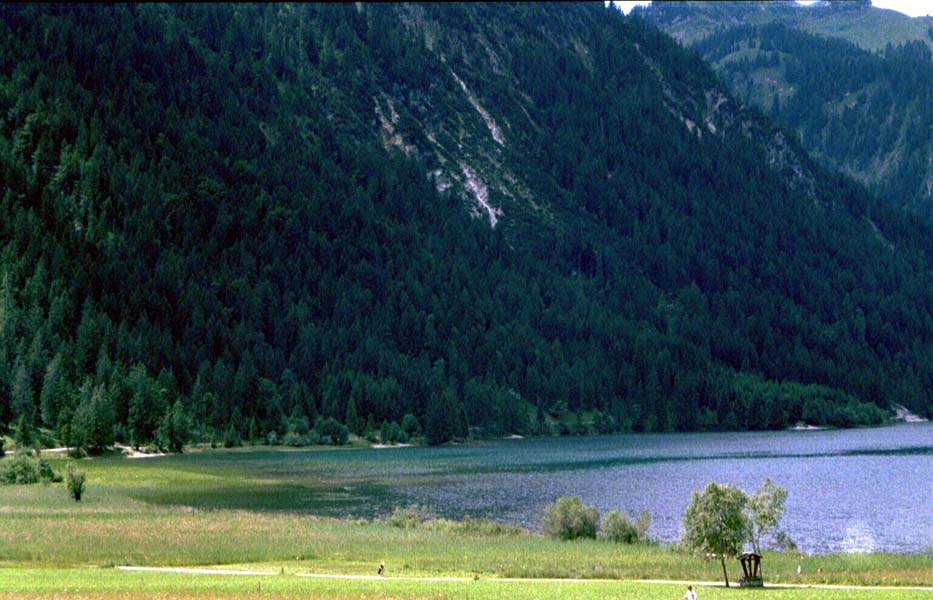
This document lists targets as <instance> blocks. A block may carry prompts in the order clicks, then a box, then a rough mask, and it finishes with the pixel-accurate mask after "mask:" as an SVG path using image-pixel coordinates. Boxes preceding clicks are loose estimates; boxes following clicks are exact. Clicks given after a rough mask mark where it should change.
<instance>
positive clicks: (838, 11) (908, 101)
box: [646, 2, 933, 217]
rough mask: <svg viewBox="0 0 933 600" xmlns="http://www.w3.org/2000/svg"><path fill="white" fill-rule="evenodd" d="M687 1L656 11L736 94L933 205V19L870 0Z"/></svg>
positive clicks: (824, 151)
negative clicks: (811, 0) (807, 2)
mask: <svg viewBox="0 0 933 600" xmlns="http://www.w3.org/2000/svg"><path fill="white" fill-rule="evenodd" d="M687 4H688V5H680V4H677V5H671V6H668V5H666V4H664V3H659V4H658V7H657V9H654V8H652V9H649V10H648V11H647V12H646V14H647V16H648V17H649V18H650V19H651V20H652V21H654V22H656V23H658V24H659V25H660V26H662V27H664V28H666V30H667V31H668V32H670V33H671V34H673V35H676V36H680V37H681V38H683V39H688V38H689V39H693V40H695V45H694V48H695V49H696V50H698V51H699V52H701V53H702V54H703V56H704V57H705V58H706V59H707V60H709V61H710V63H711V64H712V65H713V67H714V68H715V69H716V71H717V72H718V73H719V75H720V76H721V77H722V78H723V80H724V81H725V82H726V83H727V84H728V85H729V88H730V90H731V91H732V92H733V93H734V94H736V95H737V96H738V97H739V98H741V99H742V100H744V101H747V102H751V103H753V104H755V105H756V106H758V107H759V108H760V109H761V110H762V111H763V112H765V113H766V114H768V115H769V116H770V117H771V118H772V120H774V121H775V122H777V123H780V124H781V125H782V126H784V127H786V128H787V129H788V130H790V131H792V132H794V133H795V134H797V135H798V136H800V139H801V140H802V142H803V145H804V147H805V148H806V149H807V150H808V151H809V152H811V153H812V154H813V155H814V156H815V157H816V158H818V159H819V160H820V161H821V162H822V163H823V164H825V165H826V166H828V167H830V168H832V169H838V170H841V171H843V172H845V173H847V174H849V175H851V176H852V177H854V178H856V179H858V180H860V181H862V182H863V183H865V184H866V185H867V186H868V187H869V189H870V190H871V191H873V192H875V193H877V194H879V195H881V196H883V197H884V198H886V199H887V200H888V201H889V202H891V203H892V204H893V205H895V206H898V207H907V208H909V209H911V210H914V211H917V212H919V213H921V214H923V215H925V216H928V217H929V216H931V215H933V145H931V142H930V136H929V131H930V128H931V127H933V112H931V109H930V106H931V105H933V102H931V100H930V98H929V92H930V89H931V88H933V53H931V51H930V47H931V44H933V19H929V18H917V19H910V18H907V17H905V16H904V15H898V16H894V15H892V14H889V13H891V11H885V10H881V9H876V8H872V7H871V6H870V5H868V4H867V3H842V2H840V3H834V4H833V6H824V5H821V4H817V5H814V6H811V7H806V10H804V7H800V6H790V5H778V6H775V5H773V4H771V3H738V4H729V3H716V4H715V5H712V4H706V3H695V4H689V3H687ZM789 4H793V3H789ZM836 4H838V5H840V7H836ZM652 6H653V5H652ZM869 23H873V24H874V25H873V26H871V27H869ZM881 23H888V25H885V26H882V25H881ZM860 28H861V29H860ZM862 29H864V31H875V30H876V29H877V31H880V32H882V33H883V36H882V37H881V38H879V40H880V41H878V42H877V43H876V42H871V43H867V42H866V40H867V39H868V38H866V37H862V38H860V37H859V36H858V35H853V32H855V31H857V30H862ZM816 34H818V35H816ZM701 38H702V41H700V40H701ZM834 38H835V39H834ZM871 39H874V38H871ZM843 40H848V42H851V43H847V42H846V41H843ZM882 42H883V43H882ZM856 46H861V47H862V48H869V49H875V50H876V52H869V51H868V50H866V49H862V48H858V47H856Z"/></svg>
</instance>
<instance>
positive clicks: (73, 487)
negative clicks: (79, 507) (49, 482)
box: [65, 464, 85, 502]
mask: <svg viewBox="0 0 933 600" xmlns="http://www.w3.org/2000/svg"><path fill="white" fill-rule="evenodd" d="M84 479H85V478H84V472H83V471H78V470H77V469H75V466H74V465H73V464H69V465H68V468H67V475H66V477H65V480H66V481H65V486H66V487H67V488H68V493H69V494H70V495H71V497H72V498H74V499H75V502H81V496H82V495H84Z"/></svg>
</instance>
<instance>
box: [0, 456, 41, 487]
mask: <svg viewBox="0 0 933 600" xmlns="http://www.w3.org/2000/svg"><path fill="white" fill-rule="evenodd" d="M37 467H38V465H37V464H36V461H35V460H34V459H33V458H32V456H30V454H29V452H17V453H16V456H14V457H13V460H11V461H10V463H9V464H8V465H7V466H6V468H5V469H4V470H3V472H2V473H0V481H3V483H6V484H10V485H25V484H30V483H36V482H38V481H39V469H38V468H37Z"/></svg>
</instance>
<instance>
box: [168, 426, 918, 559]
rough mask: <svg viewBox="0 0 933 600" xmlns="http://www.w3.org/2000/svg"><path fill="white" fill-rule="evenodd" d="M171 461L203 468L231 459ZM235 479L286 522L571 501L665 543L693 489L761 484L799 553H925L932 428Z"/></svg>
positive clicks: (279, 458) (411, 451)
mask: <svg viewBox="0 0 933 600" xmlns="http://www.w3.org/2000/svg"><path fill="white" fill-rule="evenodd" d="M226 456H227V458H224V454H222V453H218V454H201V455H197V456H195V455H186V456H184V457H178V460H180V461H182V462H184V461H187V460H196V461H197V462H198V463H201V464H202V465H203V463H204V461H205V460H206V461H208V463H209V462H210V461H212V460H217V461H226V460H229V454H227V455H226ZM237 463H238V470H246V471H247V472H249V471H252V472H253V474H254V475H255V476H258V477H274V478H276V479H284V480H289V481H294V482H295V483H296V484H297V485H299V487H296V488H295V490H294V491H291V492H288V494H289V500H288V501H289V502H290V503H292V506H291V507H290V508H291V509H292V510H300V511H307V512H313V513H318V514H327V515H334V516H357V517H365V518H373V517H378V516H384V515H386V514H388V513H390V512H391V510H392V509H393V508H394V507H396V506H406V505H409V504H422V505H426V506H428V508H429V509H430V511H431V512H432V513H434V514H436V515H439V516H445V517H454V518H459V517H465V516H477V517H489V518H493V519H497V520H500V521H504V522H508V523H517V524H520V525H522V526H524V527H527V528H529V529H532V530H537V529H538V528H539V524H540V520H541V515H542V512H543V510H544V507H545V506H546V505H547V504H548V503H550V502H553V501H554V500H555V499H557V498H559V497H561V496H579V497H580V498H582V499H583V501H584V502H585V503H587V504H591V505H595V506H597V507H598V508H599V510H600V512H601V513H605V512H606V511H608V510H610V509H620V510H622V511H623V512H626V513H628V514H629V515H630V516H631V517H633V518H634V516H635V515H637V513H638V511H640V510H642V509H648V511H649V512H650V513H651V516H652V522H651V529H650V532H649V533H650V535H651V536H652V537H654V538H655V539H658V540H660V541H661V542H673V541H676V540H678V539H679V537H680V534H681V532H682V525H681V519H682V516H683V513H684V509H685V508H686V506H687V504H688V503H689V501H690V495H691V492H692V491H693V490H701V489H702V488H703V487H705V486H706V484H707V483H709V482H711V481H715V482H718V483H731V484H734V485H737V486H738V487H740V488H742V489H743V490H745V491H746V492H749V493H751V492H753V491H754V490H756V489H757V488H758V487H759V486H760V485H761V482H762V481H763V480H764V478H765V477H770V478H771V479H772V480H773V481H774V482H776V483H778V484H779V485H782V486H784V487H785V488H786V489H787V491H788V498H787V514H786V516H785V517H784V521H783V525H784V529H785V530H786V531H787V532H788V533H789V534H790V536H791V537H792V538H793V539H794V540H795V541H796V542H797V544H798V546H799V547H800V549H801V550H802V551H804V552H870V551H894V552H926V551H931V549H933V500H931V499H933V423H916V424H899V425H895V426H890V427H880V428H873V429H856V430H832V431H829V430H827V431H778V432H755V433H693V434H630V435H615V436H595V437H572V438H569V437H568V438H530V439H508V440H496V441H489V442H477V443H471V444H467V445H462V446H448V447H440V448H429V447H406V448H388V449H375V448H373V449H369V448H367V449H359V450H349V451H283V450H271V449H270V450H269V451H260V452H250V453H243V454H242V455H239V458H238V459H237Z"/></svg>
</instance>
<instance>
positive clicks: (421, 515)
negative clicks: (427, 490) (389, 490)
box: [389, 504, 428, 529]
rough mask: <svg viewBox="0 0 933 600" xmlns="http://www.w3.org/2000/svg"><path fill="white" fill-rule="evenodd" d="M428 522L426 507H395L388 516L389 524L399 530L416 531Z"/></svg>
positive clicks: (415, 505)
mask: <svg viewBox="0 0 933 600" xmlns="http://www.w3.org/2000/svg"><path fill="white" fill-rule="evenodd" d="M427 520H428V507H427V506H419V505H417V504H412V505H411V506H407V507H405V508H402V507H401V506H397V507H395V510H393V511H392V514H391V515H390V516H389V524H390V525H392V526H393V527H398V528H399V529H417V528H418V527H420V526H421V525H422V524H423V523H424V522H425V521H427Z"/></svg>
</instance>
